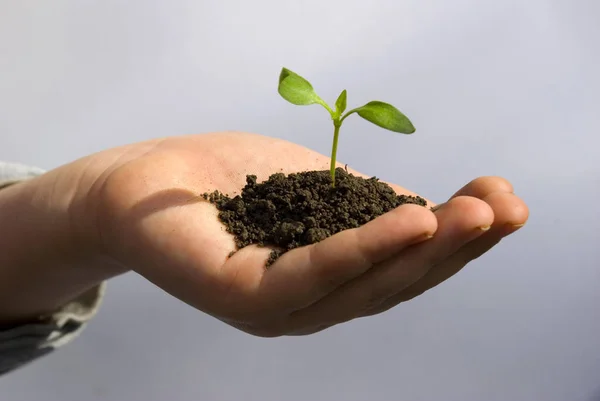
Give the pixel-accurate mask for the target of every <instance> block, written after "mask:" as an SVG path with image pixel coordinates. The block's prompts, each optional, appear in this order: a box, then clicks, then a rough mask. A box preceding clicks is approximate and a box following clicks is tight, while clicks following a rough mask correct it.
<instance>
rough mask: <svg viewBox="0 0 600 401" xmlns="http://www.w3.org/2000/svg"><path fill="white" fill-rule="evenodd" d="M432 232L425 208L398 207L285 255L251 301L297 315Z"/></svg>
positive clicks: (433, 220)
mask: <svg viewBox="0 0 600 401" xmlns="http://www.w3.org/2000/svg"><path fill="white" fill-rule="evenodd" d="M436 229H437V220H436V218H435V216H434V214H433V213H431V212H430V211H429V210H428V209H427V208H424V207H422V206H417V205H403V206H400V207H398V208H396V209H394V210H393V211H391V212H388V213H386V214H384V215H382V216H380V217H378V218H376V219H375V220H373V221H371V222H369V223H367V224H365V225H364V226H362V227H359V228H356V229H351V230H346V231H342V232H340V233H338V234H336V235H333V236H332V237H329V238H327V239H325V240H324V241H321V242H318V243H316V244H313V245H310V246H306V247H303V248H299V249H295V250H292V251H290V252H287V253H285V254H284V255H283V256H282V257H281V258H280V259H278V261H277V262H276V263H275V264H274V265H273V266H272V267H271V268H270V269H269V270H268V271H266V272H265V274H264V275H263V277H262V279H261V281H260V285H259V288H257V292H256V297H257V298H258V299H264V300H267V302H268V303H269V304H271V305H276V306H277V309H278V310H279V311H281V310H285V311H287V312H288V313H291V312H292V311H294V310H298V309H302V308H304V307H306V306H308V305H310V304H312V303H314V302H316V301H318V300H319V299H321V298H323V297H325V296H326V295H327V294H329V293H330V292H331V291H333V290H335V289H336V288H337V287H339V286H340V285H342V284H344V283H345V282H347V281H349V280H352V279H354V278H356V277H358V276H360V275H362V274H364V273H365V272H366V271H368V270H369V269H371V267H372V266H373V265H374V264H376V263H378V262H380V261H382V260H385V259H387V258H389V257H390V256H391V255H394V254H396V253H398V252H400V251H402V250H403V249H405V248H407V247H408V246H410V245H412V244H415V243H417V242H420V241H424V240H426V239H427V238H429V237H431V235H433V233H435V231H436ZM256 263H258V262H256ZM263 263H264V262H263Z"/></svg>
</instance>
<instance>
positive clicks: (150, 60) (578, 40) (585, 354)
mask: <svg viewBox="0 0 600 401" xmlns="http://www.w3.org/2000/svg"><path fill="white" fill-rule="evenodd" d="M598 15H600V3H599V2H598V1H596V0H570V1H569V0H545V1H544V0H527V1H522V0H503V1H495V0H454V1H447V0H427V1H424V0H389V1H386V0H369V1H365V0H360V1H357V0H343V1H342V0H336V1H325V0H304V1H301V0H296V1H282V0H279V1H275V0H262V1H261V0H258V1H257V0H237V1H227V0H219V1H216V0H212V1H198V0H170V1H150V0H127V1H125V0H121V1H117V0H102V1H100V0H53V1H46V0H12V1H9V0H0V160H9V161H16V162H21V163H28V164H33V165H36V166H40V167H42V168H45V169H51V168H53V167H56V166H58V165H61V164H63V163H67V162H69V161H71V160H74V159H76V158H79V157H81V156H85V155H87V154H89V153H92V152H96V151H99V150H101V149H105V148H109V147H114V146H117V145H120V144H124V143H130V142H136V141H142V140H145V139H148V138H154V137H161V136H170V135H180V134H188V133H203V132H210V131H222V130H241V131H251V132H257V133H262V134H264V135H269V136H274V137H280V138H285V139H288V140H291V141H294V142H297V143H300V144H302V145H305V146H308V147H310V148H312V149H315V150H317V151H319V152H321V153H325V154H327V153H328V152H329V150H330V146H331V126H330V122H329V121H328V117H327V114H326V113H325V111H324V110H321V109H319V107H317V106H313V107H306V108H298V107H294V106H292V105H290V104H288V103H287V102H285V101H284V100H282V99H281V98H280V97H279V95H278V94H277V91H276V88H277V78H278V74H279V71H280V69H281V67H282V66H286V67H288V68H290V69H292V70H294V71H296V72H298V73H300V74H301V75H304V76H306V77H307V78H309V79H310V80H311V81H312V83H313V84H314V86H315V88H316V89H317V91H318V92H319V93H320V94H321V95H322V97H324V98H325V99H327V100H328V101H331V102H333V101H334V100H335V98H336V96H337V95H338V93H339V92H340V91H341V90H342V89H347V90H348V103H349V106H357V105H359V104H361V103H365V102H367V101H370V100H374V99H378V100H383V101H387V102H390V103H392V104H394V105H396V106H397V107H399V108H400V109H401V110H403V111H404V112H405V113H406V114H407V115H408V116H410V118H411V119H412V120H413V122H414V123H415V125H416V127H417V133H416V134H414V135H412V136H403V135H397V134H393V133H391V132H388V131H384V130H381V129H379V128H377V127H374V126H372V125H369V124H368V123H367V122H364V121H362V120H361V119H360V118H358V117H353V118H352V119H348V120H347V122H346V124H345V127H344V129H343V132H342V137H341V139H340V148H339V152H338V155H339V158H340V160H341V161H343V162H344V163H349V165H350V166H351V167H353V168H355V169H358V170H360V171H362V172H364V173H366V174H370V175H376V176H378V177H380V178H382V179H384V180H387V181H392V182H396V183H398V184H401V185H404V186H406V187H407V188H410V189H412V190H415V191H417V192H419V193H421V194H423V195H424V196H427V197H430V198H431V199H433V200H435V201H438V202H439V201H443V200H444V199H446V197H448V196H449V195H451V194H452V193H453V192H454V191H455V190H457V189H458V188H459V187H460V186H462V185H463V184H465V183H466V182H468V181H470V180H471V179H473V178H475V177H477V176H480V175H501V176H504V177H506V178H508V179H509V180H511V181H512V182H513V183H514V186H515V189H516V192H517V194H518V195H520V196H522V197H523V198H524V199H525V201H526V202H527V203H528V205H529V206H530V208H531V218H530V220H529V224H528V225H527V226H526V227H525V228H523V229H522V230H521V231H520V232H518V233H517V234H515V235H514V236H513V237H511V238H509V239H507V240H505V241H503V242H502V243H501V244H500V246H498V247H497V248H496V249H494V250H493V251H492V252H490V253H489V254H486V255H485V256H484V257H482V258H481V259H479V260H477V261H476V262H474V263H472V264H471V265H469V267H468V268H467V269H465V270H464V271H463V272H461V273H460V274H459V275H457V276H455V277H454V278H452V279H451V280H449V281H448V282H447V283H445V284H443V285H442V286H440V287H438V288H436V289H434V290H432V291H430V292H428V293H426V294H425V295H423V296H421V297H420V298H418V299H416V300H414V301H411V302H409V303H407V304H403V305H400V306H399V307H397V308H395V309H393V310H392V311H390V312H388V313H385V314H383V315H380V316H377V317H372V318H368V319H361V320H358V321H354V322H351V323H348V324H344V325H341V326H338V327H335V328H333V329H330V330H327V331H325V332H322V333H320V334H317V335H313V336H309V337H304V338H278V339H261V338H256V337H252V336H249V335H246V334H243V333H241V332H238V331H236V330H235V329H232V328H230V327H229V326H225V325H224V324H222V323H220V322H217V321H215V320H214V319H212V318H210V317H208V316H206V315H204V314H202V313H200V312H197V311H195V310H193V309H192V308H190V307H188V306H186V305H184V304H182V303H181V302H179V301H177V300H175V299H173V298H172V297H170V296H168V295H166V294H165V293H164V292H162V291H161V290H160V289H157V288H155V287H154V286H152V285H151V284H149V283H147V282H145V281H144V280H142V279H140V278H139V277H138V276H135V275H133V274H131V275H127V276H124V277H121V278H118V279H116V280H114V281H113V282H112V283H111V284H110V286H109V290H108V293H107V297H106V301H105V303H104V306H103V307H102V310H101V312H100V313H99V315H98V316H97V318H96V319H95V320H93V322H92V323H91V324H90V326H89V327H88V328H87V329H86V331H85V332H84V334H83V335H82V336H81V337H80V338H79V339H77V340H76V341H75V342H74V343H72V344H71V345H69V346H67V347H66V348H64V349H62V350H61V351H59V352H56V353H55V354H53V355H51V356H49V357H47V358H44V359H43V360H41V361H39V362H36V363H34V364H32V365H29V366H27V367H26V368H23V369H21V370H19V371H17V372H14V373H12V374H10V375H8V376H5V377H3V378H1V379H0V400H2V401H76V400H91V401H96V400H98V401H99V400H110V401H138V400H139V401H142V400H144V401H154V400H157V401H158V400H160V401H164V400H176V401H192V400H248V401H254V400H260V401H269V400H289V401H304V400H312V401H320V400H346V401H352V400H372V401H380V400H410V401H416V400H426V401H435V400H440V401H442V400H443V401H454V400H456V401H459V400H460V401H469V400H477V401H506V400H510V401H533V400H543V401H565V400H568V401H592V400H598V399H600V291H599V290H598V288H599V287H600V250H599V245H600V244H599V242H600V241H599V239H600V235H598V230H599V225H600V212H599V211H598V208H597V206H596V205H597V199H598V196H599V195H600V162H598V161H596V160H595V157H596V156H597V154H598V149H600V140H599V139H598V137H599V135H600V119H599V116H600V112H599V106H600V95H599V92H600V79H599V75H598V71H600V25H599V24H598ZM326 167H327V166H324V168H326ZM0 229H1V228H0Z"/></svg>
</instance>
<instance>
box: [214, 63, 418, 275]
mask: <svg viewBox="0 0 600 401" xmlns="http://www.w3.org/2000/svg"><path fill="white" fill-rule="evenodd" d="M278 92H279V94H280V95H281V96H282V97H283V98H284V99H285V100H287V101H288V102H290V103H292V104H295V105H299V106H306V105H312V104H319V105H321V106H323V107H324V108H325V110H327V111H328V112H329V114H330V116H331V120H332V122H333V145H332V149H331V165H330V167H329V170H323V171H305V172H297V173H292V174H288V175H285V174H283V173H276V174H273V175H271V176H270V177H269V179H268V180H266V181H264V182H261V183H259V182H257V177H256V176H255V175H247V177H246V186H245V187H244V188H243V189H242V191H241V194H240V195H236V196H235V197H233V198H231V197H229V196H228V195H226V194H222V193H220V192H219V191H215V192H213V193H206V194H204V195H203V197H204V199H207V200H209V201H210V202H211V203H213V204H214V205H215V206H216V207H217V209H218V210H219V214H218V216H219V219H220V220H221V222H222V223H223V224H224V225H225V227H226V229H227V232H229V233H231V234H233V235H234V237H235V243H236V247H237V248H238V249H240V248H243V247H245V246H248V245H253V244H256V245H258V246H270V247H273V248H274V250H273V251H272V252H271V255H270V257H269V259H268V261H267V266H269V265H271V264H272V263H273V262H274V261H275V260H276V259H277V258H278V257H279V256H281V254H283V253H284V252H287V251H289V250H291V249H294V248H297V247H301V246H305V245H309V244H313V243H316V242H319V241H322V240H324V239H325V238H327V237H329V236H331V235H334V234H336V233H338V232H340V231H343V230H347V229H351V228H357V227H360V226H361V225H363V224H366V223H368V222H369V221H371V220H373V219H375V218H376V217H378V216H381V215H382V214H384V213H386V212H389V211H391V210H392V209H394V208H396V207H398V206H400V205H402V204H406V203H413V204H418V205H422V206H426V201H425V200H424V199H423V198H421V197H419V196H410V195H398V194H396V192H395V191H394V190H393V189H392V188H391V187H390V186H389V185H387V184H385V183H383V182H381V181H379V180H378V179H377V178H376V177H372V178H366V179H365V178H362V177H357V176H355V175H353V174H351V173H348V172H347V171H346V170H345V169H342V168H336V156H337V146H338V139H339V134H340V128H341V126H342V123H343V122H344V120H345V119H346V118H347V117H349V116H350V115H352V114H355V113H356V114H358V115H359V116H360V117H362V118H364V119H365V120H367V121H369V122H371V123H373V124H375V125H377V126H379V127H382V128H385V129H387V130H390V131H394V132H398V133H402V134H412V133H413V132H415V127H414V126H413V124H412V123H411V122H410V120H409V119H408V118H407V117H406V116H405V115H404V114H402V113H401V112H400V111H399V110H398V109H396V108H395V107H394V106H392V105H391V104H388V103H384V102H381V101H371V102H369V103H367V104H365V105H364V106H361V107H357V108H354V109H351V110H350V111H348V112H346V113H344V112H345V111H346V100H347V93H346V90H343V91H342V92H341V93H340V95H339V96H338V98H337V100H336V102H335V109H333V108H331V107H330V106H329V105H328V104H327V103H326V102H325V101H324V100H323V99H321V97H319V96H318V95H317V93H316V92H315V90H314V89H313V87H312V85H311V84H310V82H308V81H307V80H306V79H304V78H303V77H301V76H300V75H298V74H296V73H294V72H292V71H290V70H288V69H286V68H283V69H282V70H281V74H280V76H279V87H278ZM233 253H234V252H232V254H233ZM230 256H231V255H230Z"/></svg>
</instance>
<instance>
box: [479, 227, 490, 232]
mask: <svg viewBox="0 0 600 401" xmlns="http://www.w3.org/2000/svg"><path fill="white" fill-rule="evenodd" d="M491 227H492V226H480V227H477V228H479V229H480V230H481V231H488V230H489V229H490V228H491Z"/></svg>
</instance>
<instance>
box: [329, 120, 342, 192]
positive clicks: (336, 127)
mask: <svg viewBox="0 0 600 401" xmlns="http://www.w3.org/2000/svg"><path fill="white" fill-rule="evenodd" d="M341 126H342V122H341V121H340V119H339V118H337V119H335V120H333V127H334V129H333V147H332V149H331V168H330V174H331V186H332V187H333V188H335V159H336V155H337V147H338V138H339V136H340V127H341Z"/></svg>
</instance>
